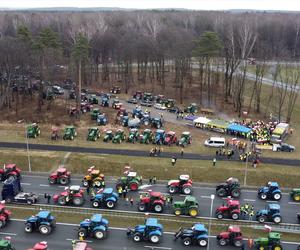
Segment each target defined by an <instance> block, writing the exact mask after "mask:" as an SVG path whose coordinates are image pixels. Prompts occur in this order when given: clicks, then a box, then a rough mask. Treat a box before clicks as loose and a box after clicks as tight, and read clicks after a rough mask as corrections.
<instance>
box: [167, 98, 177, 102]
mask: <svg viewBox="0 0 300 250" xmlns="http://www.w3.org/2000/svg"><path fill="white" fill-rule="evenodd" d="M167 101H168V102H174V101H175V100H174V99H171V98H170V99H168V100H167Z"/></svg>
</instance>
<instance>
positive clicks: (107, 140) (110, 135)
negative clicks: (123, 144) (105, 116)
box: [103, 130, 114, 142]
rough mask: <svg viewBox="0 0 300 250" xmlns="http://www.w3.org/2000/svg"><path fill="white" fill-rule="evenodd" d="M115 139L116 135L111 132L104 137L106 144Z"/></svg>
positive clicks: (107, 132) (106, 132)
mask: <svg viewBox="0 0 300 250" xmlns="http://www.w3.org/2000/svg"><path fill="white" fill-rule="evenodd" d="M113 138H114V134H113V132H112V131H111V130H107V131H105V135H104V137H103V141H104V142H109V141H111V140H112V139H113Z"/></svg>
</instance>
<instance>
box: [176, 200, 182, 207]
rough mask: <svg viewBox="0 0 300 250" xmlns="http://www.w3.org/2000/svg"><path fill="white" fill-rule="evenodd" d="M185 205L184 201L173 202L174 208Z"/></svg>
mask: <svg viewBox="0 0 300 250" xmlns="http://www.w3.org/2000/svg"><path fill="white" fill-rule="evenodd" d="M184 206H185V203H184V201H175V202H174V207H184Z"/></svg>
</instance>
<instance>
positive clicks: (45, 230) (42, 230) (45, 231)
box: [39, 225, 51, 234]
mask: <svg viewBox="0 0 300 250" xmlns="http://www.w3.org/2000/svg"><path fill="white" fill-rule="evenodd" d="M39 232H40V233H41V234H50V233H51V227H50V226H48V225H40V226H39Z"/></svg>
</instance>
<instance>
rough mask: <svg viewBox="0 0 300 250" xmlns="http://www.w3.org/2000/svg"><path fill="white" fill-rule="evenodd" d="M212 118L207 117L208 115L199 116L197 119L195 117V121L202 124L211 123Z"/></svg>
mask: <svg viewBox="0 0 300 250" xmlns="http://www.w3.org/2000/svg"><path fill="white" fill-rule="evenodd" d="M210 121H211V120H210V119H208V118H206V117H198V118H197V119H195V120H194V121H193V122H194V123H200V124H207V123H209V122H210Z"/></svg>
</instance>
